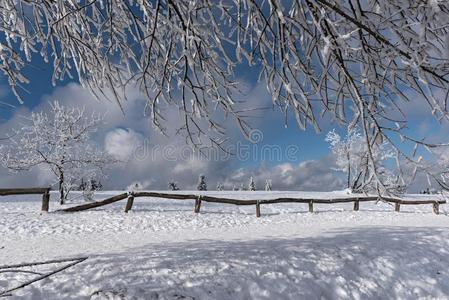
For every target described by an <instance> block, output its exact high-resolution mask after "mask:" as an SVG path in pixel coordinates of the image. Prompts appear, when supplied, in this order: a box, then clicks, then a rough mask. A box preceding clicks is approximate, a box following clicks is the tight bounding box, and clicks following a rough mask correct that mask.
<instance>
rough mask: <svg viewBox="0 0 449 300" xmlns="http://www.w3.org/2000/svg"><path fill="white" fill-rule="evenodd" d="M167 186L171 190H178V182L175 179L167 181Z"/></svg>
mask: <svg viewBox="0 0 449 300" xmlns="http://www.w3.org/2000/svg"><path fill="white" fill-rule="evenodd" d="M168 188H169V189H170V190H172V191H179V187H178V183H177V182H175V181H170V182H169V183H168Z"/></svg>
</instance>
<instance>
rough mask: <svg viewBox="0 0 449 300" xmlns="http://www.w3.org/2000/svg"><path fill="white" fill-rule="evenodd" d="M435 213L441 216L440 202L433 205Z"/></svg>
mask: <svg viewBox="0 0 449 300" xmlns="http://www.w3.org/2000/svg"><path fill="white" fill-rule="evenodd" d="M433 212H434V213H435V214H437V215H439V214H440V204H439V203H438V202H435V203H434V204H433Z"/></svg>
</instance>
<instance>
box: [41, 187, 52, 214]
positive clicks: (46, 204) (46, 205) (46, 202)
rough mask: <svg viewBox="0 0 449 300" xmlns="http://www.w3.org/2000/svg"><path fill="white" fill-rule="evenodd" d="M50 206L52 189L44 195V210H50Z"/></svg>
mask: <svg viewBox="0 0 449 300" xmlns="http://www.w3.org/2000/svg"><path fill="white" fill-rule="evenodd" d="M49 206H50V189H48V190H47V191H46V192H45V193H44V194H43V195H42V211H46V212H48V208H49Z"/></svg>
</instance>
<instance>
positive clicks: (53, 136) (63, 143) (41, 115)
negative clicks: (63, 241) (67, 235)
mask: <svg viewBox="0 0 449 300" xmlns="http://www.w3.org/2000/svg"><path fill="white" fill-rule="evenodd" d="M102 120H103V117H102V116H100V115H97V114H92V115H87V113H86V112H85V110H84V109H82V108H68V107H64V106H63V105H61V104H59V102H57V101H54V102H52V103H50V109H49V111H48V112H33V113H32V114H31V116H30V118H29V119H26V120H25V122H24V123H23V124H22V127H20V128H18V129H14V130H13V131H14V134H13V135H12V137H11V138H10V139H9V142H8V143H7V144H6V145H4V146H3V147H2V148H0V152H1V162H2V163H3V165H4V166H5V167H7V168H9V169H10V170H13V171H24V170H29V169H31V168H33V167H36V166H45V167H47V168H48V169H49V170H50V171H51V172H52V173H53V174H54V175H55V177H56V181H57V184H58V187H59V200H60V203H61V204H64V201H65V200H66V198H67V195H68V193H69V191H70V189H71V188H72V187H73V185H74V184H75V182H76V181H77V180H79V179H80V178H83V177H87V178H94V177H98V176H99V175H102V174H103V169H104V167H105V166H107V165H108V164H111V163H115V162H117V161H116V160H115V159H113V158H112V157H111V156H109V155H107V154H105V153H104V152H103V151H101V150H100V149H97V148H96V147H94V146H93V145H92V144H91V143H90V140H89V139H90V136H91V134H92V133H93V132H95V131H96V130H97V128H98V126H99V125H100V124H101V123H102Z"/></svg>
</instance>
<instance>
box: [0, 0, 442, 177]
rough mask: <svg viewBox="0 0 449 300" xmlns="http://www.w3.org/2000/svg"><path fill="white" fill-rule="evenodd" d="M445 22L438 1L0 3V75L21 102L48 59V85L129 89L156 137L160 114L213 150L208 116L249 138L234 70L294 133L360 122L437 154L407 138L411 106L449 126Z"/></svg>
mask: <svg viewBox="0 0 449 300" xmlns="http://www.w3.org/2000/svg"><path fill="white" fill-rule="evenodd" d="M448 19H449V2H448V1H443V0H429V1H416V0H377V1H350V0H332V1H331V0H298V1H282V0H270V1H254V0H229V1H214V2H213V5H212V3H211V2H210V1H208V0H198V1H173V0H157V1H129V0H115V1H90V2H85V1H29V0H3V1H0V32H1V33H2V34H0V70H2V71H3V73H4V74H5V76H6V77H7V79H8V81H9V84H10V86H11V88H12V91H13V92H14V93H15V94H16V95H17V97H18V99H19V100H21V94H22V93H21V91H22V89H23V88H22V87H23V85H24V84H26V83H28V79H27V78H26V77H25V75H24V74H25V73H26V72H25V70H24V69H25V68H26V66H27V65H30V64H29V63H28V62H30V61H31V60H32V59H34V58H36V57H37V56H38V55H40V56H42V57H43V59H44V60H45V61H50V60H51V62H49V65H50V66H53V76H52V81H53V83H54V84H55V83H56V82H57V81H58V80H64V79H66V77H68V76H73V77H75V78H77V79H78V80H79V82H80V83H81V84H82V85H83V86H84V87H85V88H88V89H90V90H91V91H92V93H94V94H95V95H97V96H100V95H104V94H111V95H112V96H113V97H115V99H116V100H117V102H118V104H119V105H121V102H122V101H123V100H124V98H125V96H124V93H122V91H123V90H124V89H125V88H126V87H129V86H131V85H132V87H138V88H139V89H140V91H141V93H142V94H143V95H145V96H146V97H147V101H148V108H149V110H148V115H149V116H150V118H151V120H152V123H153V124H154V126H156V127H157V128H159V129H160V130H161V131H162V132H166V131H167V127H166V124H167V123H166V119H168V118H165V112H164V107H165V106H167V105H171V106H175V107H176V108H178V110H179V112H180V114H181V115H182V116H181V119H182V120H183V122H184V124H183V125H182V127H181V130H182V131H183V132H185V134H186V135H187V137H188V141H189V142H190V143H192V144H194V145H200V144H202V143H203V140H202V139H204V136H205V135H206V136H208V137H209V138H210V140H211V141H212V142H213V143H214V144H215V145H218V146H221V145H222V142H223V138H222V137H216V136H213V133H217V134H218V135H221V134H223V126H221V124H220V120H221V119H222V118H221V116H220V115H219V114H217V113H215V112H216V111H221V112H222V114H225V115H229V116H232V117H233V118H234V119H236V121H237V124H238V125H239V126H240V127H241V129H242V131H243V132H244V133H245V134H246V135H248V134H249V131H250V130H249V129H250V126H249V125H248V123H247V122H246V118H245V116H246V115H247V112H245V113H242V112H243V111H244V110H241V109H240V108H239V101H235V100H236V98H235V96H234V95H235V94H236V93H235V92H236V91H238V90H239V88H240V87H239V85H238V84H237V82H236V75H235V70H236V68H239V67H241V66H242V65H244V64H245V65H247V66H249V67H251V68H253V70H256V71H260V77H261V78H262V79H263V80H264V81H265V82H266V85H267V88H268V90H269V91H270V93H271V95H272V99H273V104H274V105H277V106H279V107H280V108H281V109H280V110H281V111H283V112H285V113H288V112H289V111H292V112H293V113H294V115H295V117H296V121H297V123H298V125H299V126H300V127H301V128H305V127H306V126H308V125H311V126H313V127H314V128H315V130H316V131H319V130H320V126H319V125H320V124H319V122H320V118H318V117H317V115H321V114H320V113H322V114H324V113H326V114H327V115H330V116H331V117H332V118H333V119H334V120H336V121H337V122H339V123H341V124H352V125H355V124H359V127H360V128H361V130H362V135H363V136H364V138H363V140H362V141H361V142H363V143H364V144H365V145H366V147H368V148H370V147H371V146H372V145H375V144H376V141H377V140H378V139H379V138H382V139H383V140H384V141H385V142H388V143H390V145H391V146H392V147H393V148H395V149H397V150H398V151H397V152H396V155H398V156H400V157H402V158H404V159H405V157H406V153H404V152H403V149H404V148H403V147H402V146H401V145H400V144H399V143H400V142H399V140H400V139H401V140H403V141H406V142H411V143H417V144H420V145H425V146H435V145H434V144H430V143H428V142H425V141H423V140H421V139H419V138H416V137H413V136H412V135H411V134H410V132H409V131H408V130H407V129H408V128H409V126H408V122H409V121H410V120H409V119H408V118H407V110H406V109H404V107H405V106H407V105H410V103H411V105H413V101H409V100H414V99H417V98H419V99H422V102H423V103H427V105H428V106H429V108H430V110H431V111H432V115H433V116H434V117H435V118H436V119H437V120H438V121H442V120H448V119H449V105H447V100H448V97H447V95H448V90H449V72H448V65H449V56H448V55H447V41H448V30H447V20H448ZM99 33H101V34H99ZM74 73H75V74H74ZM445 95H446V96H445ZM317 99H320V101H317ZM286 119H287V118H286ZM209 128H210V129H211V130H208V129H209ZM211 132H212V133H211ZM399 138H400V139H399ZM431 149H434V147H433V148H431ZM371 152H372V151H368V157H367V160H369V163H370V164H372V165H375V164H377V161H376V159H375V157H373V156H372V155H371ZM407 160H408V161H409V162H413V163H414V164H416V165H420V164H421V163H422V162H421V161H418V159H417V158H415V157H412V156H410V157H407ZM372 171H373V172H374V173H376V172H377V168H376V167H373V168H372ZM374 175H375V176H374V178H376V180H377V178H379V177H380V176H378V175H379V174H374Z"/></svg>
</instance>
